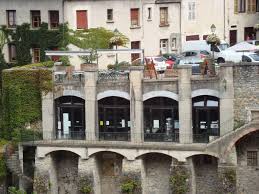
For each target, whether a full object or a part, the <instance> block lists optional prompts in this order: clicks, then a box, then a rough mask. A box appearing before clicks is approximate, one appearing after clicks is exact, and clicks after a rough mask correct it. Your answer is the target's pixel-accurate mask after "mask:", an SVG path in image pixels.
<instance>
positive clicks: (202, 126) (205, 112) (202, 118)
mask: <svg viewBox="0 0 259 194" xmlns="http://www.w3.org/2000/svg"><path fill="white" fill-rule="evenodd" d="M192 122H193V142H195V143H207V142H209V139H210V137H211V136H219V135H220V129H219V99H218V98H217V97H213V96H198V97H195V98H193V99H192Z"/></svg>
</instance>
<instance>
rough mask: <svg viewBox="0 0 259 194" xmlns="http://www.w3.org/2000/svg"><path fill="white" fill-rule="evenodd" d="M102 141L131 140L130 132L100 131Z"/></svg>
mask: <svg viewBox="0 0 259 194" xmlns="http://www.w3.org/2000/svg"><path fill="white" fill-rule="evenodd" d="M99 140H100V141H130V132H99Z"/></svg>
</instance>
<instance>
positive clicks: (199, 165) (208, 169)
mask: <svg viewBox="0 0 259 194" xmlns="http://www.w3.org/2000/svg"><path fill="white" fill-rule="evenodd" d="M189 159H191V160H192V163H193V165H192V166H193V174H192V179H193V182H195V187H196V188H195V189H196V193H197V194H211V193H218V190H217V189H218V187H217V185H220V180H219V176H218V159H217V158H215V157H213V156H210V155H194V156H192V157H190V158H189Z"/></svg>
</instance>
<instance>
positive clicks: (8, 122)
mask: <svg viewBox="0 0 259 194" xmlns="http://www.w3.org/2000/svg"><path fill="white" fill-rule="evenodd" d="M51 64H52V65H53V62H44V63H41V64H34V66H35V68H32V66H29V67H31V68H30V69H28V68H13V69H9V70H5V71H3V87H2V108H3V113H4V114H3V119H2V126H3V128H5V129H8V130H9V129H16V128H23V127H24V126H25V125H26V124H27V123H32V122H34V121H38V120H41V93H42V92H45V93H47V92H48V91H51V90H52V81H51V80H52V71H51V70H50V69H48V68H42V67H40V66H43V67H44V66H45V67H49V66H51Z"/></svg>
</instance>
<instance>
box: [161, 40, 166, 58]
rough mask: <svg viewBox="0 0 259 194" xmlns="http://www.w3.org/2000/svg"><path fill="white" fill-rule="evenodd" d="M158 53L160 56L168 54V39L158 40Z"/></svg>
mask: <svg viewBox="0 0 259 194" xmlns="http://www.w3.org/2000/svg"><path fill="white" fill-rule="evenodd" d="M160 52H161V54H165V53H168V39H161V40H160Z"/></svg>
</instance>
